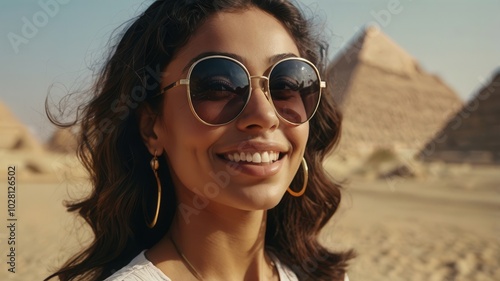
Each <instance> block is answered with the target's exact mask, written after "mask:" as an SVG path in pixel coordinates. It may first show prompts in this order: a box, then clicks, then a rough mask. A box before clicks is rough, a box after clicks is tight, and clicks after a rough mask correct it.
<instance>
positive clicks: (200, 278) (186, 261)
mask: <svg viewBox="0 0 500 281" xmlns="http://www.w3.org/2000/svg"><path fill="white" fill-rule="evenodd" d="M170 241H172V244H174V248H175V251H176V252H177V254H179V256H181V258H182V262H183V263H184V264H185V265H187V267H188V269H189V271H191V273H192V274H193V276H194V277H196V279H198V280H200V281H202V280H203V278H202V277H201V274H200V273H199V272H198V271H197V270H196V268H194V266H193V265H192V264H191V263H190V262H189V260H188V259H187V258H186V256H184V254H183V253H182V251H181V249H180V248H179V246H177V243H175V240H174V238H173V237H172V235H170Z"/></svg>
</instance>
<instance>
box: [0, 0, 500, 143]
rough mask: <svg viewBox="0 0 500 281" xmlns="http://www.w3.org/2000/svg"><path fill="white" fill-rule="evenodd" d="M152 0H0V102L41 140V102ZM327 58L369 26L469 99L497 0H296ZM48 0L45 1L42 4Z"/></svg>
mask: <svg viewBox="0 0 500 281" xmlns="http://www.w3.org/2000/svg"><path fill="white" fill-rule="evenodd" d="M151 2H152V0H85V1H83V0H40V1H35V0H33V1H29V0H17V1H1V2H0V85H1V88H0V101H2V102H4V103H6V104H7V105H8V106H9V107H10V108H11V110H12V111H13V112H14V114H15V115H16V116H17V117H18V118H19V119H20V120H21V121H22V122H24V123H25V124H27V125H28V126H29V127H30V128H31V129H32V130H33V131H34V132H35V133H36V134H37V135H38V136H39V137H40V138H42V139H45V138H47V136H48V135H49V133H50V132H51V131H52V130H53V128H52V126H51V125H50V124H49V123H48V121H46V117H45V113H44V109H43V103H44V100H45V97H46V95H47V92H48V91H49V87H50V86H51V85H53V90H52V92H53V93H54V94H55V96H56V97H57V96H61V95H62V94H63V93H64V92H67V91H68V90H69V91H71V90H74V89H76V88H78V87H81V86H82V84H84V82H85V81H89V79H91V78H92V77H91V75H92V72H91V71H90V68H92V67H94V66H96V65H98V63H99V62H102V57H103V55H102V54H103V53H104V50H106V44H107V43H108V39H109V36H110V35H111V32H112V31H113V30H114V29H115V28H117V27H118V26H119V25H120V24H122V23H123V22H125V21H126V20H128V19H130V18H132V17H133V16H134V15H137V14H138V13H139V12H140V11H142V10H144V9H145V7H146V6H147V5H148V4H149V3H151ZM300 2H301V4H302V5H303V6H304V7H307V9H308V10H310V13H311V12H312V13H313V14H315V15H317V18H318V20H317V22H318V23H319V24H320V25H324V32H326V34H327V37H328V38H329V41H330V54H331V56H332V57H334V56H335V54H336V53H337V52H338V51H339V50H340V49H342V48H343V47H345V45H346V44H347V43H348V42H349V41H350V40H351V39H352V38H353V36H355V34H356V33H357V32H358V31H359V30H360V29H361V28H363V26H365V25H366V24H370V23H371V24H375V25H378V26H379V27H380V28H381V29H382V30H383V32H385V33H386V34H387V35H388V36H389V37H391V38H392V39H393V40H394V41H395V42H396V43H398V44H399V45H400V46H402V47H403V48H404V49H405V50H406V51H407V52H408V53H409V54H411V55H412V56H413V57H415V58H416V59H417V60H418V61H419V62H420V63H421V65H422V66H423V68H424V70H426V71H428V72H430V73H434V74H437V75H439V76H441V78H442V79H443V80H444V82H445V83H447V84H448V85H449V86H450V87H451V88H452V89H454V90H455V91H456V93H457V94H458V95H459V96H460V97H461V98H462V99H464V100H467V99H469V98H470V97H471V95H472V94H474V93H475V92H476V91H477V90H478V89H479V88H480V87H482V85H484V84H485V83H487V81H488V80H489V79H490V78H491V75H492V74H493V72H494V71H495V69H499V66H500V16H499V13H500V0H477V1H472V0H399V1H398V0H301V1H300ZM44 3H45V4H44Z"/></svg>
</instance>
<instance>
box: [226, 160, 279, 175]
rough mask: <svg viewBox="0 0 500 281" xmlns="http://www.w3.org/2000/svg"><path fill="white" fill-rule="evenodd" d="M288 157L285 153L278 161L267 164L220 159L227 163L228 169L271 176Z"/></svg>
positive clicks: (247, 173)
mask: <svg viewBox="0 0 500 281" xmlns="http://www.w3.org/2000/svg"><path fill="white" fill-rule="evenodd" d="M286 157H287V156H286V155H285V156H283V157H282V158H281V159H279V160H278V161H275V162H273V163H266V164H252V163H248V162H243V161H240V162H234V161H229V160H226V159H221V158H219V159H221V160H222V161H224V162H225V163H226V167H227V169H231V170H234V171H237V172H238V173H243V174H246V175H249V176H254V177H269V176H273V175H275V174H277V173H278V172H279V171H280V169H281V166H282V165H283V160H285V158H286Z"/></svg>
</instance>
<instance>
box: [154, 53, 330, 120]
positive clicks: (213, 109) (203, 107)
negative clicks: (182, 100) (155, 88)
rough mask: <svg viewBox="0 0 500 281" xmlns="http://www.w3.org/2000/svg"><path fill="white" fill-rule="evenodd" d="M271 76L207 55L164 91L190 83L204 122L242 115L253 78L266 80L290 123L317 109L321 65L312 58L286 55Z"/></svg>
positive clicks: (192, 104) (267, 88) (197, 112)
mask: <svg viewBox="0 0 500 281" xmlns="http://www.w3.org/2000/svg"><path fill="white" fill-rule="evenodd" d="M267 73H268V75H267V76H251V75H250V73H249V72H248V70H247V68H246V67H245V66H244V65H243V64H242V63H241V62H239V61H237V60H235V59H233V58H231V57H226V56H221V55H213V56H207V57H204V58H202V59H200V60H197V61H196V62H194V63H193V64H192V65H191V67H190V68H189V71H188V74H187V78H186V79H180V80H179V81H177V82H174V83H172V84H170V85H168V86H166V87H165V88H163V90H162V91H161V93H160V94H158V95H161V94H164V93H165V92H166V91H168V90H169V89H172V88H174V87H177V86H179V85H187V86H188V88H187V95H188V100H189V104H190V107H191V111H192V112H193V114H194V115H195V116H196V117H197V118H198V119H199V120H200V121H201V122H202V123H204V124H206V125H209V126H221V125H225V124H228V123H230V122H231V121H233V120H235V119H236V118H238V116H239V115H240V114H241V113H242V112H243V110H244V109H245V107H246V105H247V104H248V101H249V100H250V95H251V93H252V86H251V80H252V79H263V80H265V83H264V84H261V85H262V87H263V88H262V89H263V91H264V92H265V93H267V94H266V97H267V99H268V100H270V101H271V104H272V105H273V107H274V110H275V112H276V113H277V114H278V116H280V117H281V118H282V119H283V120H285V121H287V122H288V123H291V124H294V125H299V124H302V123H305V122H307V121H309V120H310V119H311V118H312V117H313V115H314V113H315V112H316V110H317V108H318V105H319V102H320V99H321V89H322V88H325V87H326V83H325V82H324V81H321V79H320V76H319V71H318V69H317V68H316V67H315V66H314V64H313V63H311V62H310V61H308V60H306V59H303V58H297V57H290V58H285V59H282V60H280V61H278V62H277V63H275V64H274V65H273V66H271V67H270V69H269V70H268V72H267Z"/></svg>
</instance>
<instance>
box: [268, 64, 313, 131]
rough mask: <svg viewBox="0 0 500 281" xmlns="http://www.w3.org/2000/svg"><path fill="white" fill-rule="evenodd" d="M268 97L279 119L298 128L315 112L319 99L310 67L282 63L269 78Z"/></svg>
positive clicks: (307, 65)
mask: <svg viewBox="0 0 500 281" xmlns="http://www.w3.org/2000/svg"><path fill="white" fill-rule="evenodd" d="M269 89H270V91H271V97H272V100H273V103H274V106H275V107H276V110H277V111H278V113H279V115H281V117H283V118H284V119H286V120H288V121H290V122H292V123H296V124H300V123H304V122H306V121H307V120H308V119H309V118H310V117H311V116H312V115H313V114H314V112H315V110H316V107H317V105H318V102H319V97H320V79H319V77H318V74H317V72H316V70H315V69H314V67H313V66H312V65H310V64H309V63H307V62H305V61H302V60H295V59H291V60H285V61H282V62H280V63H279V64H277V65H276V66H275V67H274V68H273V70H272V71H271V73H270V75H269Z"/></svg>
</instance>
